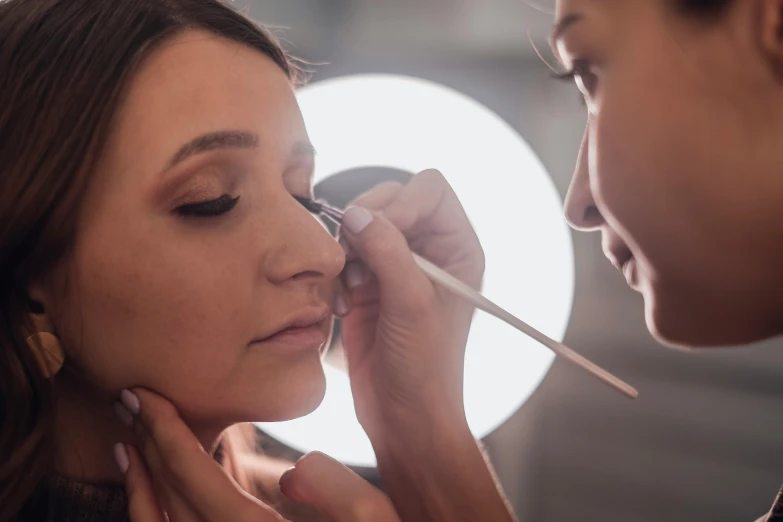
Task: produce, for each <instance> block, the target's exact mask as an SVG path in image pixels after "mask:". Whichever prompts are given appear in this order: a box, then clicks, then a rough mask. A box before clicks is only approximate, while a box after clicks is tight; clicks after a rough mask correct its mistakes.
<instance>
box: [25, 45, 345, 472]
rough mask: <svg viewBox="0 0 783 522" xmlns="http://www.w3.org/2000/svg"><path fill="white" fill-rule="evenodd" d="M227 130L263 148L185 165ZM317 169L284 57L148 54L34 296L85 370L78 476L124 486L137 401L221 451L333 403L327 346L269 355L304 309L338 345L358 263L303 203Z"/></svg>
mask: <svg viewBox="0 0 783 522" xmlns="http://www.w3.org/2000/svg"><path fill="white" fill-rule="evenodd" d="M192 107H198V108H199V110H198V111H194V110H191V108H192ZM222 131H242V132H245V133H250V134H254V135H255V136H257V141H256V138H252V139H250V140H245V142H247V143H251V144H252V146H250V147H246V146H243V147H231V148H215V149H213V150H210V151H207V152H203V153H199V154H195V155H192V156H190V157H188V158H186V159H184V161H182V162H180V163H178V164H176V165H175V166H173V167H171V168H168V167H169V165H170V163H171V162H170V159H171V158H172V156H174V155H175V153H176V152H177V151H178V150H179V149H180V147H182V146H183V145H184V144H186V143H188V142H190V141H191V140H193V139H194V138H197V137H199V136H201V135H204V134H208V133H215V132H222ZM237 141H242V140H234V143H236V142H237ZM312 172H313V153H312V148H311V147H310V146H309V140H308V137H307V133H306V130H305V127H304V124H303V120H302V117H301V114H300V111H299V108H298V106H297V103H296V99H295V96H294V93H293V90H292V87H291V86H290V84H289V82H288V80H287V78H286V76H285V74H284V73H283V72H282V71H281V70H280V69H279V68H278V67H277V65H275V64H274V63H273V62H272V61H271V60H269V59H268V58H266V57H265V56H263V55H261V54H260V53H258V52H256V51H253V50H251V49H248V48H245V47H243V46H241V45H240V44H237V43H234V42H230V41H228V40H223V39H220V38H218V37H215V36H213V35H211V34H207V33H201V32H186V33H183V34H181V35H178V36H176V37H174V38H173V39H171V40H168V41H167V42H165V43H164V44H163V45H162V46H161V47H160V48H158V49H156V50H155V51H154V52H153V53H152V54H151V55H150V56H149V57H148V59H147V60H146V61H145V62H144V63H143V66H142V67H141V69H140V70H139V72H138V74H137V75H136V76H135V77H134V78H133V81H132V82H131V85H130V86H129V89H128V91H127V93H126V96H125V99H124V101H123V103H122V106H121V108H120V110H119V112H118V114H116V117H115V121H114V127H113V130H112V133H111V135H110V137H109V141H108V145H107V147H106V149H105V151H104V154H103V157H102V160H101V162H100V165H99V168H98V169H97V172H96V173H95V176H94V182H93V183H92V186H91V189H90V191H89V193H88V194H86V195H85V200H84V206H83V213H82V215H81V219H80V222H79V225H78V238H77V241H76V244H75V245H74V248H73V250H72V252H71V253H70V254H69V256H68V257H67V259H65V260H63V262H62V263H61V264H60V266H59V267H58V268H57V269H56V270H55V271H54V273H52V274H50V277H49V278H48V279H47V280H46V281H39V282H37V283H36V285H35V286H34V288H32V289H31V292H30V293H31V296H32V297H33V298H34V299H36V300H38V301H40V302H41V303H43V305H44V309H45V311H46V314H45V316H44V317H38V318H37V320H38V321H39V323H40V322H45V323H46V327H47V328H48V329H50V330H52V331H54V332H56V333H57V335H58V336H59V337H60V339H61V341H62V342H63V345H64V347H65V350H66V353H67V360H68V364H69V366H70V368H68V369H65V370H63V372H62V373H61V374H60V375H58V377H57V380H56V381H55V386H56V393H57V396H58V406H57V412H56V417H57V420H56V422H57V424H56V428H55V432H56V434H57V444H58V454H59V461H58V470H59V471H60V472H61V473H63V474H66V475H71V476H78V477H87V478H90V479H94V480H108V479H117V480H120V477H121V476H120V474H119V472H118V470H117V467H116V464H115V463H114V461H113V458H112V450H111V448H112V444H114V443H115V442H117V441H126V442H130V441H131V433H130V432H129V430H127V428H126V427H124V426H122V424H121V423H120V422H119V420H117V418H116V416H115V415H114V413H113V411H112V408H111V404H112V401H113V400H116V398H117V396H118V394H119V391H120V390H121V389H123V388H130V387H134V386H137V387H138V386H140V387H145V388H148V389H151V390H154V391H155V392H157V393H159V394H160V395H162V396H164V397H166V398H168V399H169V400H170V401H171V402H172V403H173V404H174V405H175V406H176V407H177V409H178V410H179V413H180V414H181V415H182V418H183V419H184V420H185V421H186V422H187V424H188V425H189V426H190V428H191V429H192V430H193V432H194V433H195V435H196V436H197V437H198V439H199V440H200V441H201V443H202V444H203V445H204V447H207V448H209V447H210V446H211V444H213V443H214V441H215V440H216V438H217V436H218V435H219V434H220V432H221V431H222V430H223V429H225V428H226V427H228V426H229V425H231V424H234V423H237V422H245V421H261V420H264V421H274V420H283V419H291V418H294V417H297V416H300V415H303V414H306V413H308V412H310V411H312V410H313V409H314V408H315V407H316V406H317V405H318V404H319V403H320V401H321V399H322V397H323V393H324V389H325V380H324V374H323V369H322V363H321V353H320V350H319V346H318V343H315V344H313V343H310V345H309V346H304V345H301V343H300V345H299V346H294V345H291V344H285V343H280V342H272V341H268V342H256V343H253V341H254V340H257V339H262V338H265V337H267V336H269V335H271V334H273V333H275V332H276V331H278V330H280V329H281V328H283V327H285V326H286V323H288V322H289V321H290V320H291V319H293V318H294V317H295V316H297V315H298V314H301V313H302V312H303V311H312V312H321V313H323V320H321V321H320V323H319V324H318V327H319V328H320V330H321V332H322V333H323V334H324V339H326V338H328V333H329V331H330V329H331V322H332V316H331V312H330V308H331V306H332V302H333V297H334V290H335V281H336V278H337V276H338V275H339V274H340V272H341V270H342V269H343V266H344V263H345V255H344V252H343V250H342V248H341V247H340V246H339V244H338V243H337V242H336V241H335V240H334V239H333V238H332V237H331V236H330V235H329V234H328V232H327V231H326V230H325V228H324V227H323V226H322V225H321V223H320V222H319V221H317V220H316V219H314V218H313V217H312V216H311V215H310V214H309V213H308V212H307V211H306V210H305V209H304V208H303V207H301V206H300V205H299V203H297V202H296V201H295V200H294V199H293V198H292V197H291V194H297V195H302V196H308V195H310V193H311V182H312V179H311V177H312ZM223 195H228V196H229V197H231V198H235V197H237V196H238V197H239V200H238V202H237V204H236V206H235V207H234V208H233V209H232V210H231V211H229V212H228V213H227V214H225V215H222V216H218V217H193V216H188V217H184V216H182V215H180V214H179V213H178V212H177V209H178V208H180V207H181V206H182V205H186V204H192V203H199V202H203V201H208V200H214V199H216V198H219V197H221V196H223Z"/></svg>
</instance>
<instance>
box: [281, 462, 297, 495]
mask: <svg viewBox="0 0 783 522" xmlns="http://www.w3.org/2000/svg"><path fill="white" fill-rule="evenodd" d="M294 469H295V468H288V469H287V470H285V473H283V474H282V476H281V477H280V482H279V484H280V491H281V492H282V493H283V495H285V496H287V497H288V498H292V497H291V495H292V493H293V488H292V487H291V486H292V480H293V478H294Z"/></svg>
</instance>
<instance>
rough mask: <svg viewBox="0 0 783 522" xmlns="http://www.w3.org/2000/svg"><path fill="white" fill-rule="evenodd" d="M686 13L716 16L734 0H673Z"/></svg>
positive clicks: (723, 11)
mask: <svg viewBox="0 0 783 522" xmlns="http://www.w3.org/2000/svg"><path fill="white" fill-rule="evenodd" d="M675 1H676V4H677V7H678V8H679V9H680V10H681V11H682V12H683V13H684V14H686V15H692V16H698V17H709V18H717V17H719V16H720V15H722V14H723V13H725V12H726V9H728V8H729V6H730V5H731V4H733V3H734V0H675Z"/></svg>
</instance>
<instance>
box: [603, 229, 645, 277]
mask: <svg viewBox="0 0 783 522" xmlns="http://www.w3.org/2000/svg"><path fill="white" fill-rule="evenodd" d="M610 242H611V243H610V245H609V246H606V247H605V248H604V255H606V257H607V259H609V262H611V263H612V265H614V267H615V268H616V269H617V270H619V271H620V272H622V273H623V275H624V276H625V280H626V281H627V282H628V285H629V286H630V287H631V288H636V283H637V277H636V276H637V274H636V268H637V267H636V259H635V258H634V256H633V254H632V253H631V251H630V250H629V249H628V247H626V246H625V245H624V244H622V243H620V242H617V241H614V242H612V241H611V239H610Z"/></svg>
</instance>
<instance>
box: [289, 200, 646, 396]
mask: <svg viewBox="0 0 783 522" xmlns="http://www.w3.org/2000/svg"><path fill="white" fill-rule="evenodd" d="M294 198H295V199H296V200H297V201H298V202H299V203H301V204H302V206H304V207H305V208H306V209H307V210H309V211H310V212H312V213H313V214H318V215H323V216H325V217H327V218H329V219H330V220H332V221H333V222H335V223H336V224H338V225H340V224H342V219H343V211H342V210H339V209H336V208H333V207H330V206H329V205H326V204H324V203H321V202H318V201H313V200H312V199H308V198H303V197H300V196H294ZM413 259H414V260H415V262H416V264H417V265H418V266H419V268H421V269H422V270H423V271H424V273H425V274H426V275H427V277H429V279H430V280H432V281H433V282H434V283H436V284H438V285H440V286H442V287H444V288H446V289H447V290H449V291H451V292H453V293H454V294H456V295H458V296H459V297H461V298H463V299H465V300H466V301H467V302H469V303H471V304H472V305H473V306H475V307H476V308H478V309H479V310H483V311H485V312H487V313H488V314H490V315H493V316H495V317H497V318H498V319H500V320H501V321H504V322H505V323H507V324H509V325H511V326H513V327H514V328H516V329H517V330H519V331H520V332H522V333H524V334H526V335H528V336H529V337H532V338H533V339H535V340H536V341H538V342H540V343H541V344H543V345H544V346H546V347H548V348H549V349H550V350H552V351H553V352H555V353H556V354H557V355H559V356H561V357H564V358H566V359H567V360H569V361H570V362H572V363H573V364H575V365H577V366H579V367H580V368H582V369H584V370H586V371H587V372H589V373H591V374H592V375H594V376H595V377H597V378H598V379H600V380H602V381H603V382H604V383H606V384H608V385H609V386H611V387H612V388H614V389H615V390H617V391H619V392H620V393H622V394H624V395H626V396H627V397H629V398H631V399H635V398H636V397H638V396H639V392H638V391H636V389H635V388H633V387H632V386H630V385H629V384H627V383H625V382H623V381H622V380H620V379H618V378H617V377H615V376H614V375H612V374H611V373H609V372H607V371H606V370H604V369H603V368H601V367H600V366H598V365H596V364H595V363H593V362H591V361H589V360H587V359H585V358H584V357H582V356H581V355H579V354H578V353H576V352H575V351H573V350H572V349H571V348H569V347H568V346H566V345H564V344H562V343H559V342H557V341H555V340H554V339H552V338H550V337H548V336H546V335H544V334H543V333H541V332H539V331H538V330H536V329H535V328H533V327H532V326H530V325H529V324H527V323H525V322H524V321H522V320H521V319H519V318H517V317H516V316H514V315H512V314H511V313H509V312H507V311H506V310H504V309H503V308H501V307H500V306H498V305H496V304H495V303H493V302H492V301H490V300H489V299H487V298H486V297H484V296H483V295H481V294H480V293H478V292H477V291H475V290H473V289H472V288H471V287H469V286H468V285H466V284H465V283H463V282H462V281H460V280H459V279H457V278H456V277H454V276H452V275H451V274H449V273H448V272H446V271H444V270H442V269H441V268H439V267H437V266H435V265H434V264H432V263H430V262H429V261H427V260H426V259H424V258H422V257H420V256H418V255H416V254H413Z"/></svg>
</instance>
